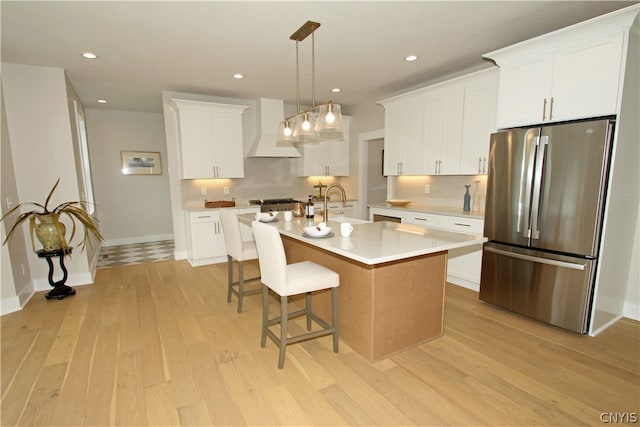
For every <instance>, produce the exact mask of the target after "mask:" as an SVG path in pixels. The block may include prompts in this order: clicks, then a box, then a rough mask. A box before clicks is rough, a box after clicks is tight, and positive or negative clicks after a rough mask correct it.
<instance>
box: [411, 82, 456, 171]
mask: <svg viewBox="0 0 640 427" xmlns="http://www.w3.org/2000/svg"><path fill="white" fill-rule="evenodd" d="M463 109H464V87H463V86H462V85H457V84H456V85H453V86H452V87H443V88H440V89H438V90H435V91H433V92H427V97H426V108H425V115H424V148H423V149H424V152H423V156H424V166H425V170H426V172H427V174H429V175H451V174H457V173H458V172H459V168H460V144H461V142H462V116H463ZM408 154H409V155H410V153H408Z"/></svg>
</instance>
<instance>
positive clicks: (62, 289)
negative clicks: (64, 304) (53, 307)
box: [36, 248, 76, 300]
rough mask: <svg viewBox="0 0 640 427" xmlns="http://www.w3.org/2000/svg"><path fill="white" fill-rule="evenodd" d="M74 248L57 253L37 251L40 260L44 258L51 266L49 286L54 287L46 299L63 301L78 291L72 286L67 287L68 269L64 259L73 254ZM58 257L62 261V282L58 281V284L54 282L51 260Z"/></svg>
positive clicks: (60, 250)
mask: <svg viewBox="0 0 640 427" xmlns="http://www.w3.org/2000/svg"><path fill="white" fill-rule="evenodd" d="M71 250H72V248H67V249H58V250H55V251H46V250H44V249H40V250H38V251H36V253H37V254H38V258H44V259H46V260H47V264H49V284H50V285H51V286H53V290H51V291H50V292H49V293H48V294H46V295H45V296H44V297H45V298H46V299H51V298H56V299H59V300H61V299H63V298H64V297H68V296H70V295H75V294H76V290H75V289H73V288H72V287H71V286H67V285H65V282H66V281H67V276H68V273H67V268H66V267H65V266H64V257H65V255H69V254H70V253H71ZM55 257H58V258H59V259H60V268H61V269H62V280H58V281H57V282H54V281H53V270H54V269H53V262H52V261H51V258H55Z"/></svg>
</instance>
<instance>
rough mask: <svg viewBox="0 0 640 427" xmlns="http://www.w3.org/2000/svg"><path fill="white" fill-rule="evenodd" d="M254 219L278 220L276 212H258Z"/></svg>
mask: <svg viewBox="0 0 640 427" xmlns="http://www.w3.org/2000/svg"><path fill="white" fill-rule="evenodd" d="M256 220H257V221H260V222H273V221H277V220H278V212H258V213H256Z"/></svg>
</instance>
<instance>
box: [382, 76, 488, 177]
mask: <svg viewBox="0 0 640 427" xmlns="http://www.w3.org/2000/svg"><path fill="white" fill-rule="evenodd" d="M497 74H498V70H497V69H496V68H491V69H488V70H484V71H479V72H476V73H472V74H469V75H466V76H462V77H458V78H456V79H452V80H449V81H445V82H442V83H438V84H437V85H433V86H429V87H426V88H423V89H419V90H416V91H413V92H410V93H408V94H406V95H399V96H396V97H394V98H390V99H388V100H383V101H380V104H382V105H383V106H384V108H385V141H384V148H385V151H384V174H385V175H461V174H465V175H466V174H485V173H487V171H486V165H487V163H486V162H487V158H488V155H489V138H490V135H491V133H492V132H495V130H496V125H495V123H496V102H497V96H498V81H497Z"/></svg>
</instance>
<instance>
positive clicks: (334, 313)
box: [331, 286, 339, 353]
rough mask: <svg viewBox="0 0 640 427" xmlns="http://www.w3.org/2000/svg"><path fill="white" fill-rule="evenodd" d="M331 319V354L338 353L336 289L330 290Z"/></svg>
mask: <svg viewBox="0 0 640 427" xmlns="http://www.w3.org/2000/svg"><path fill="white" fill-rule="evenodd" d="M331 317H332V322H333V352H334V353H337V352H338V343H339V335H338V287H337V286H336V287H334V288H331Z"/></svg>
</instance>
